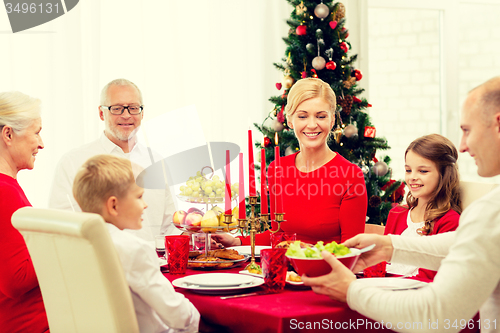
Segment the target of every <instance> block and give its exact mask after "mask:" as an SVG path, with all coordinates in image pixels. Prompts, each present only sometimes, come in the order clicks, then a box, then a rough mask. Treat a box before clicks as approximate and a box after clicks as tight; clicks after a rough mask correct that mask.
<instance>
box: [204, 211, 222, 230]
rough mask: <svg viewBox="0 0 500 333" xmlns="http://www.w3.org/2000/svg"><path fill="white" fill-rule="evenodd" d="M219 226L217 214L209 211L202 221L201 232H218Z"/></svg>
mask: <svg viewBox="0 0 500 333" xmlns="http://www.w3.org/2000/svg"><path fill="white" fill-rule="evenodd" d="M218 226H219V219H218V218H217V214H216V213H215V212H214V211H213V210H209V211H208V212H206V213H205V215H203V218H202V219H201V230H202V231H203V232H217V228H212V227H218Z"/></svg>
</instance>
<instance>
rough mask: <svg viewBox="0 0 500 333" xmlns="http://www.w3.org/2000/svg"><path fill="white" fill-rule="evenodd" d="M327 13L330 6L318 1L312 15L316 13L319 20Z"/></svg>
mask: <svg viewBox="0 0 500 333" xmlns="http://www.w3.org/2000/svg"><path fill="white" fill-rule="evenodd" d="M328 14H330V8H328V6H327V5H325V4H323V3H320V4H319V5H317V6H316V8H314V15H316V17H318V18H320V19H321V20H323V19H324V18H325V17H327V16H328Z"/></svg>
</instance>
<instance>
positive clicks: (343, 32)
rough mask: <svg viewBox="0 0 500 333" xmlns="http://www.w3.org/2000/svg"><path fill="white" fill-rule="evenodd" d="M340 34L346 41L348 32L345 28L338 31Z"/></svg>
mask: <svg viewBox="0 0 500 333" xmlns="http://www.w3.org/2000/svg"><path fill="white" fill-rule="evenodd" d="M340 34H341V35H342V38H344V39H346V38H347V37H349V30H347V29H346V28H345V27H343V28H342V29H340Z"/></svg>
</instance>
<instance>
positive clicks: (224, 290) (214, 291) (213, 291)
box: [172, 274, 264, 295]
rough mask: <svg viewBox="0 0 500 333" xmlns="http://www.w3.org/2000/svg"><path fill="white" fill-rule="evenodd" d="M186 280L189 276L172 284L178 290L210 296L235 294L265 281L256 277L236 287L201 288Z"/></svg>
mask: <svg viewBox="0 0 500 333" xmlns="http://www.w3.org/2000/svg"><path fill="white" fill-rule="evenodd" d="M200 275H201V274H200ZM186 278H189V276H185V277H182V278H179V279H176V280H174V281H172V284H173V285H174V286H175V287H178V288H183V289H188V290H191V291H194V292H197V293H200V294H210V295H223V294H234V293H235V292H238V291H239V290H243V289H248V288H253V287H257V286H260V285H262V284H264V279H260V278H255V277H254V278H252V280H251V281H250V282H249V283H243V284H240V285H236V286H220V287H207V286H200V285H195V284H190V283H186V282H185V279H186Z"/></svg>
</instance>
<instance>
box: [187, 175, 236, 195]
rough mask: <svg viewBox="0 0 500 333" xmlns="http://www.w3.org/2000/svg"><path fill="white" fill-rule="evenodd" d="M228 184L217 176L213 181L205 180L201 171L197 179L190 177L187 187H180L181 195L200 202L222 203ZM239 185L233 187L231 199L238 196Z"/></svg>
mask: <svg viewBox="0 0 500 333" xmlns="http://www.w3.org/2000/svg"><path fill="white" fill-rule="evenodd" d="M225 185H226V182H224V181H221V180H220V179H219V176H217V175H215V176H213V177H212V179H207V178H205V177H204V176H203V175H202V173H201V172H200V171H198V172H197V173H196V176H195V177H189V179H188V180H187V181H186V184H185V185H182V186H181V187H180V190H181V195H183V196H186V197H190V198H195V199H196V198H198V199H199V201H200V202H221V201H222V200H223V199H224V186H225ZM238 188H239V185H238V183H234V184H232V185H231V198H233V197H234V196H235V195H237V194H238Z"/></svg>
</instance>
